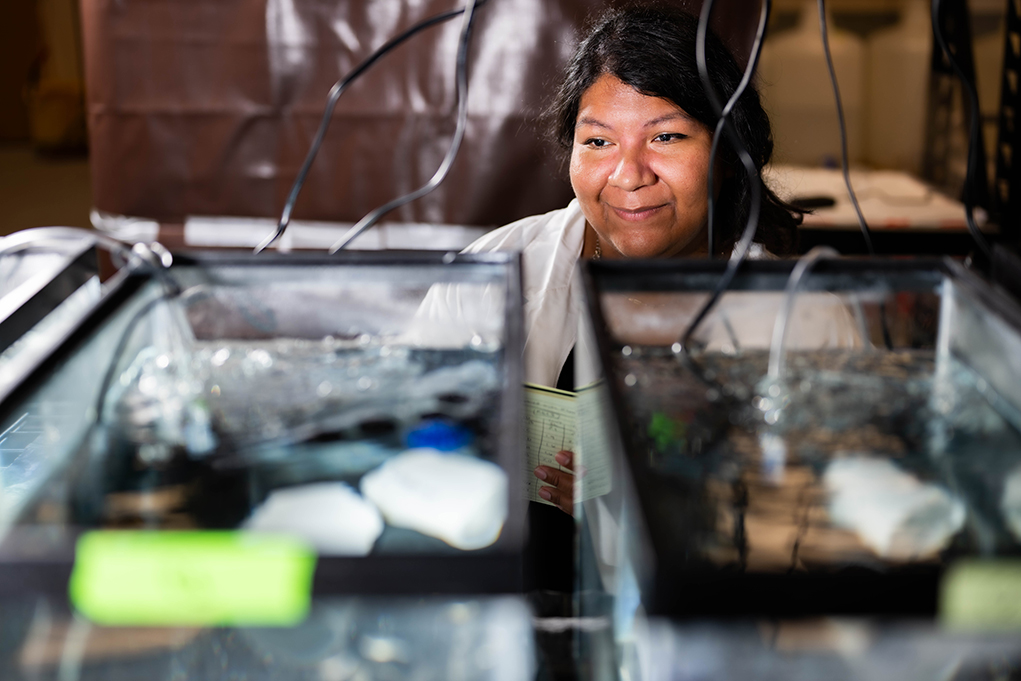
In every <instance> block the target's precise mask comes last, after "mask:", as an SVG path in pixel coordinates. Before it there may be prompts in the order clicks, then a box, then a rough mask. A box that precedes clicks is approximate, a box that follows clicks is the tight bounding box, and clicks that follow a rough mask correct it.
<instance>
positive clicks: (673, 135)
mask: <svg viewBox="0 0 1021 681" xmlns="http://www.w3.org/2000/svg"><path fill="white" fill-rule="evenodd" d="M685 137H687V135H685V134H683V133H679V132H664V133H662V134H660V135H656V137H654V138H653V139H655V140H656V141H657V142H675V141H677V140H682V139H684V138H685Z"/></svg>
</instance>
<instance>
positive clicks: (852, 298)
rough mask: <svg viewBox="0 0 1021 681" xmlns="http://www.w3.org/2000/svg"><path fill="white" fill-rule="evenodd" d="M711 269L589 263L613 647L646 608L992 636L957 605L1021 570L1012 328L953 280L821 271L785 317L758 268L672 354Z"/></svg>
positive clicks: (692, 615) (858, 269)
mask: <svg viewBox="0 0 1021 681" xmlns="http://www.w3.org/2000/svg"><path fill="white" fill-rule="evenodd" d="M725 266H726V263H725V262H706V261H684V262H641V263H639V262H589V263H585V264H584V265H583V267H582V280H583V282H584V287H585V294H586V297H587V309H588V312H589V315H590V318H591V327H589V328H588V329H587V331H586V333H587V334H588V335H589V336H590V338H591V342H592V343H593V344H594V346H595V347H597V348H598V352H597V353H596V354H597V357H595V358H594V360H593V361H594V362H595V363H596V364H598V366H590V367H589V368H588V370H589V371H590V372H593V374H594V375H600V374H601V375H602V376H603V382H601V383H597V384H596V385H595V386H594V387H593V392H601V393H602V394H603V399H602V401H601V405H602V406H601V407H600V409H601V410H602V418H600V419H599V422H601V423H602V424H603V428H602V430H601V432H600V433H599V435H598V436H591V437H590V438H589V440H588V441H586V439H585V438H583V440H582V452H583V455H584V456H583V458H584V459H586V460H588V461H590V462H593V464H594V465H597V466H598V467H600V468H603V469H606V470H608V471H611V473H612V485H610V486H608V490H607V489H604V491H603V492H602V493H599V494H588V493H586V492H585V491H584V484H585V479H584V477H583V478H582V481H581V484H582V486H583V491H582V493H581V498H582V499H584V501H582V502H581V503H580V504H579V506H578V510H579V511H580V516H581V528H582V551H581V552H580V556H581V557H580V563H579V568H580V572H581V578H580V583H581V584H582V586H583V588H588V589H597V590H598V589H604V590H605V591H606V592H607V593H609V594H611V595H612V596H613V598H614V603H615V605H614V607H615V608H616V615H617V617H616V621H617V622H618V626H619V627H621V628H622V629H623V630H625V635H629V634H628V632H627V629H628V627H629V623H630V622H631V618H632V617H633V616H634V614H635V613H636V612H642V613H645V614H649V615H654V616H657V615H660V616H668V617H670V618H672V619H674V620H675V621H690V622H699V621H709V620H712V621H720V620H728V621H758V620H760V619H763V618H765V619H767V620H773V621H775V620H779V619H791V618H805V617H833V616H837V617H880V618H891V617H892V618H909V619H910V618H915V619H917V618H921V619H922V620H923V621H928V622H933V621H939V622H951V623H953V622H960V621H962V620H963V621H966V622H972V623H979V624H981V623H982V621H983V618H986V617H992V622H991V623H992V624H993V625H994V626H995V625H996V619H997V617H1000V618H1001V619H1002V617H1003V614H1002V613H1001V614H1000V615H992V616H990V615H989V613H988V612H986V613H982V612H972V611H971V610H969V608H970V607H971V606H970V605H969V604H971V603H977V602H978V600H980V599H979V598H978V596H975V597H974V598H972V596H971V594H972V593H973V589H974V588H976V585H977V584H980V583H982V582H983V581H984V580H986V579H987V573H984V572H983V569H984V568H983V566H990V565H1007V566H1008V568H1007V569H1008V572H1009V569H1010V566H1011V565H1013V563H1011V562H1010V561H1011V560H1012V559H1016V558H1017V557H1018V556H1019V555H1021V525H1019V523H1018V518H1019V513H1018V503H1019V501H1021V496H1019V493H1021V435H1019V432H1018V428H1019V426H1021V416H1019V415H1021V411H1019V410H1018V408H1019V406H1021V387H1019V386H1021V380H1018V379H1019V377H1021V309H1019V308H1018V307H1017V305H1016V304H1015V303H1014V301H1012V300H1010V299H1009V298H1008V297H1007V296H1005V295H1003V294H1002V292H1000V291H998V290H996V289H995V288H994V287H992V286H990V285H989V284H987V283H986V282H985V281H983V280H981V279H979V278H978V277H976V276H975V275H974V274H973V273H971V272H969V271H967V270H966V269H965V268H964V267H963V266H962V265H961V264H959V263H957V262H955V261H951V260H880V259H872V260H855V259H837V260H826V259H822V260H819V261H817V262H816V263H815V265H814V267H813V268H811V269H810V270H808V271H806V272H805V274H804V276H803V278H802V279H801V281H800V284H799V285H798V286H797V295H796V296H795V297H794V298H793V305H792V306H791V308H790V311H789V314H788V315H786V317H785V315H784V314H783V313H784V309H785V300H789V299H790V298H788V297H787V295H786V293H785V288H786V287H787V286H788V283H789V279H790V275H791V273H792V270H793V269H794V267H795V263H794V262H793V261H786V262H785V261H759V262H749V263H746V264H745V265H743V266H742V268H741V269H740V271H739V272H738V274H737V276H736V278H735V279H734V282H733V284H732V285H731V286H730V287H729V288H728V290H727V291H726V292H725V293H723V295H722V296H721V297H720V300H719V302H718V303H717V305H715V306H714V307H713V308H712V309H711V311H710V312H709V314H708V315H707V316H706V317H705V319H704V321H703V322H702V323H701V324H700V325H699V326H698V327H697V328H696V329H694V330H693V331H692V333H691V334H690V335H689V336H688V339H687V342H682V339H683V338H684V337H685V335H686V333H687V331H688V327H689V325H690V324H691V321H692V320H693V319H694V318H695V316H696V314H697V313H698V312H699V310H700V309H701V307H702V305H703V303H704V302H705V300H706V299H707V298H708V297H709V295H710V292H711V291H713V289H714V288H715V286H716V285H717V283H718V281H719V280H720V276H721V274H722V273H723V271H724V268H725ZM778 317H780V318H781V319H784V318H785V319H786V330H784V329H783V324H781V325H780V326H778V324H777V320H778ZM778 338H784V339H785V340H784V342H783V343H781V344H779V347H778V344H777V342H776V339H778ZM579 361H585V360H584V358H581V359H580V360H579ZM600 442H602V443H604V445H605V446H601V445H600V444H599V443H600ZM603 486H604V488H607V486H606V485H605V484H603ZM1008 591H1009V590H1008ZM1019 595H1021V594H1019ZM936 616H939V619H938V620H934V618H935V617H936ZM1007 619H1008V620H1009V616H1008V617H1007ZM988 623H989V622H987V624H988ZM1001 624H1002V622H1001ZM1015 624H1016V623H1015Z"/></svg>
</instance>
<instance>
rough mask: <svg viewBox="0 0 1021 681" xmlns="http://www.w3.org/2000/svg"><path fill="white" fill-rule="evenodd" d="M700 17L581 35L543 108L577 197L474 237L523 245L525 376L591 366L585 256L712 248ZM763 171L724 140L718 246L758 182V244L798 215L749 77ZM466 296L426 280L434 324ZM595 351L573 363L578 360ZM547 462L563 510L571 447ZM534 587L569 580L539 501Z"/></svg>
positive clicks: (752, 147) (695, 253) (585, 379)
mask: <svg viewBox="0 0 1021 681" xmlns="http://www.w3.org/2000/svg"><path fill="white" fill-rule="evenodd" d="M697 29H698V20H697V19H696V18H695V17H693V16H691V15H688V14H686V13H684V12H683V11H681V10H678V9H676V8H673V7H663V6H651V5H646V6H631V7H628V8H625V9H620V10H612V11H610V12H609V13H608V14H606V15H604V16H603V17H601V18H600V19H599V20H598V21H597V22H596V23H595V25H594V28H593V29H592V30H591V32H590V33H589V35H588V37H587V38H586V39H585V40H584V41H582V42H581V44H580V45H579V47H578V50H577V52H576V53H575V55H574V57H573V59H572V60H571V63H570V64H569V66H568V69H567V72H566V74H565V77H564V80H563V83H562V84H561V86H560V88H559V90H558V91H557V94H556V97H555V100H554V102H553V104H552V106H551V107H550V109H549V111H548V114H547V115H548V118H549V120H550V122H551V126H550V127H551V128H552V137H553V138H554V140H555V141H556V142H557V143H558V144H559V145H560V147H561V148H562V149H563V150H564V151H565V152H567V153H569V155H570V175H571V185H572V186H573V188H574V193H575V199H574V200H573V201H571V203H570V204H569V205H568V206H567V207H566V208H563V209H560V210H556V211H552V212H550V213H547V214H545V215H536V216H533V217H529V218H525V219H523V220H519V221H517V222H514V223H512V224H510V225H507V226H505V227H502V228H500V229H497V230H495V231H493V232H491V233H489V234H487V235H486V236H485V237H483V238H481V239H479V240H478V241H476V242H475V243H474V244H472V245H471V246H469V247H468V248H467V249H466V252H469V253H481V252H487V251H498V250H517V251H520V252H521V258H522V269H523V290H524V298H525V304H524V314H525V348H524V367H525V380H526V381H527V382H530V383H535V384H539V385H544V386H555V387H558V388H564V389H567V390H573V389H574V388H575V386H581V385H586V384H587V383H589V382H591V381H592V380H594V378H595V377H592V376H584V375H578V376H575V375H574V372H573V368H574V362H573V361H572V360H571V354H572V353H574V352H576V353H577V354H579V355H581V356H583V357H584V356H587V355H588V354H589V353H590V352H592V349H590V348H587V347H585V339H584V337H579V335H578V323H579V317H580V310H581V305H580V301H579V297H580V291H579V290H578V287H577V284H576V283H575V280H574V276H573V275H574V271H575V266H576V264H577V262H578V260H579V258H583V257H589V258H672V257H705V256H707V255H709V239H708V214H709V186H710V183H709V182H708V179H709V157H710V150H711V148H712V143H713V135H712V132H711V131H712V130H713V129H714V128H715V126H716V113H715V110H714V108H713V106H712V104H711V101H710V99H709V97H708V96H707V95H706V93H705V91H704V90H703V87H702V83H701V80H700V77H699V74H698V69H697V67H696V62H695V46H696V35H697ZM706 61H707V64H708V71H709V76H710V80H711V81H712V82H713V84H714V86H715V88H716V90H717V96H718V97H719V98H720V99H722V100H727V99H728V98H729V97H730V96H731V95H732V93H733V92H734V91H735V90H736V88H737V86H738V84H739V83H740V81H741V76H742V72H741V69H740V68H739V67H738V65H737V64H736V62H735V61H734V59H733V57H732V56H731V54H730V53H729V52H728V51H727V49H726V47H724V45H723V44H722V43H721V42H720V41H719V39H717V38H716V37H715V36H713V35H709V36H708V40H707V44H706ZM731 121H732V123H733V125H734V128H735V129H736V131H737V132H738V134H739V135H740V137H741V139H742V140H743V142H744V144H745V146H746V147H747V150H748V152H749V154H750V155H751V157H752V159H753V161H754V164H755V167H756V169H757V170H758V173H757V174H756V175H755V177H754V179H752V178H750V177H749V174H748V173H747V172H745V170H744V168H743V167H742V166H741V164H740V162H739V161H738V156H737V153H736V152H735V150H734V149H733V147H731V146H730V144H729V142H728V141H727V140H721V143H720V145H719V153H720V157H719V159H718V161H717V163H716V166H715V168H716V171H715V175H714V177H713V182H712V186H713V187H715V188H717V190H716V199H717V206H716V210H715V216H714V223H715V224H714V226H713V227H714V233H715V234H717V235H718V237H717V238H716V242H717V251H718V252H717V254H719V251H722V252H723V253H724V254H727V253H729V251H730V250H731V249H732V248H733V246H734V243H735V241H736V237H737V234H738V232H739V231H740V230H741V228H742V227H743V226H744V223H745V222H746V221H747V218H748V215H749V211H750V196H751V194H752V190H753V186H754V183H757V184H758V185H759V187H758V189H759V191H760V193H761V195H762V197H763V203H762V206H761V211H760V219H759V230H758V233H757V238H756V241H757V242H758V243H759V252H760V253H763V252H768V253H773V254H776V255H784V254H786V253H787V252H788V251H789V249H790V247H791V245H792V242H793V236H794V232H795V228H796V227H797V225H798V223H799V222H800V219H801V216H800V214H798V213H797V212H796V211H794V210H793V209H792V208H791V207H790V206H788V205H786V204H784V203H783V202H782V201H780V200H779V199H778V198H777V197H776V195H775V194H773V192H772V191H770V190H769V188H768V187H766V186H765V184H764V183H763V181H762V177H761V170H762V167H763V166H764V165H765V164H766V163H768V162H769V158H770V156H771V154H772V151H773V141H772V136H771V133H770V125H769V118H768V117H767V116H766V113H765V111H763V109H762V106H761V104H760V102H759V96H758V93H757V92H755V90H754V88H748V89H747V90H746V91H745V94H744V95H743V96H742V97H741V98H740V99H739V100H738V102H737V104H736V106H735V107H734V109H733V112H732V114H731ZM468 302H469V301H465V300H464V296H462V295H461V292H459V291H452V290H444V291H437V292H430V296H429V298H428V299H427V301H426V303H425V304H424V305H423V307H422V314H423V315H424V316H427V317H429V318H430V319H431V321H432V322H433V323H434V324H440V323H442V318H444V317H451V318H453V317H456V316H457V311H458V310H460V309H462V308H463V307H464V306H465V305H466V304H468ZM587 365H588V362H584V361H583V362H579V363H578V366H579V367H584V366H587ZM556 459H557V463H558V464H559V465H558V466H557V467H553V466H539V467H537V468H536V469H535V471H534V474H535V476H536V477H537V478H538V479H539V480H540V481H542V483H543V485H544V486H543V487H541V488H540V491H539V494H540V496H542V497H543V498H544V499H546V500H547V501H549V502H550V503H551V504H553V505H555V506H556V507H558V508H559V509H560V510H562V511H565V512H566V513H568V514H569V513H571V512H572V511H573V508H574V499H573V487H574V475H573V474H572V471H573V455H572V454H571V452H566V451H565V452H560V453H559V454H558V455H557V457H556ZM529 514H530V518H529V530H530V544H531V550H532V551H533V553H534V555H533V559H532V565H531V566H530V567H527V568H526V581H527V582H528V584H529V586H531V587H533V588H546V589H550V588H552V589H556V590H560V591H570V589H571V587H572V578H571V569H570V568H571V564H572V557H573V541H572V533H573V523H572V522H571V519H570V518H569V517H568V516H567V515H565V514H564V513H560V511H557V510H555V509H553V508H551V507H549V506H542V505H540V504H537V503H532V504H530V508H529Z"/></svg>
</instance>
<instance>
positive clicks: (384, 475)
mask: <svg viewBox="0 0 1021 681" xmlns="http://www.w3.org/2000/svg"><path fill="white" fill-rule="evenodd" d="M361 488H362V494H364V495H365V498H367V499H368V500H370V501H371V502H372V503H374V504H375V505H376V506H377V507H378V508H379V510H380V511H381V512H382V514H383V517H384V518H386V522H387V523H389V524H390V525H393V526H394V527H405V528H409V529H412V530H417V531H418V532H421V533H422V534H426V535H429V536H431V537H436V538H438V539H442V540H443V541H445V542H447V543H448V544H450V545H451V546H454V547H456V548H459V549H463V550H472V549H480V548H482V547H484V546H489V545H490V544H492V543H493V542H494V541H496V538H497V537H499V536H500V530H501V529H502V528H503V523H504V520H506V518H507V476H506V474H505V473H504V472H503V470H502V469H501V468H500V467H499V466H497V465H496V464H493V463H490V462H488V461H483V460H481V459H476V458H474V457H471V456H465V455H462V454H445V453H442V452H439V451H437V450H435V449H424V448H423V449H409V450H408V451H406V452H404V453H402V454H400V455H398V456H395V457H394V458H392V459H390V460H389V461H387V462H386V463H384V464H383V465H382V466H380V467H379V468H377V469H376V470H374V471H372V472H371V473H368V474H367V475H365V477H363V478H362V484H361Z"/></svg>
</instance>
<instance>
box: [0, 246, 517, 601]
mask: <svg viewBox="0 0 1021 681" xmlns="http://www.w3.org/2000/svg"><path fill="white" fill-rule="evenodd" d="M449 296H453V297H454V298H456V300H457V301H458V304H457V305H456V306H453V307H451V306H448V305H446V304H445V301H446V299H447V297H449ZM521 323H522V322H521V294H520V269H519V264H518V258H517V255H516V254H494V255H478V256H466V255H455V254H445V253H427V252H418V253H399V252H381V253H357V254H352V253H343V254H339V255H337V256H325V255H309V254H295V255H262V256H259V257H254V256H251V255H246V254H228V253H217V254H211V253H210V254H202V253H194V254H180V255H177V256H176V257H175V260H174V264H173V265H172V266H171V267H169V268H168V269H166V270H160V271H156V270H142V269H138V268H135V269H134V270H133V271H125V272H123V273H121V274H119V275H117V276H116V277H115V278H114V279H113V280H111V281H110V282H108V283H107V285H106V287H105V291H104V293H103V296H102V298H101V300H99V301H98V303H96V304H95V305H94V306H93V307H92V309H91V310H90V311H89V312H88V314H86V315H84V316H83V318H82V320H81V321H80V323H79V324H77V325H76V326H75V328H73V329H70V330H67V331H66V333H64V334H62V336H61V338H57V339H54V340H55V341H59V342H55V346H56V347H55V349H54V350H53V352H52V353H50V354H49V355H48V356H47V357H45V358H44V359H42V360H41V361H39V362H38V363H37V364H36V366H35V367H34V370H33V371H32V372H31V374H30V375H29V376H28V377H27V378H26V379H25V380H24V381H22V382H20V383H19V384H18V385H17V386H14V387H13V388H12V389H11V390H10V391H9V392H8V394H7V395H6V397H5V398H4V399H3V401H2V402H0V421H2V424H0V432H3V440H2V442H0V447H3V448H6V449H4V451H3V452H2V454H3V455H9V454H10V453H13V452H14V450H15V449H17V451H18V454H19V456H20V457H21V460H23V461H28V462H30V463H31V464H32V465H31V466H30V467H29V468H30V470H29V471H27V472H26V474H25V475H23V476H21V477H20V478H19V479H18V480H17V481H10V482H12V484H6V481H5V484H4V486H3V491H2V493H0V494H2V501H3V505H2V509H3V515H2V533H3V541H2V542H0V574H3V575H4V578H3V579H2V580H0V583H2V584H3V586H2V587H0V590H2V591H3V592H6V593H22V592H25V591H30V592H31V591H37V592H47V593H51V594H52V593H57V594H64V593H66V590H67V585H68V580H69V579H70V576H71V571H72V568H73V567H74V565H75V551H76V546H77V542H78V540H79V539H80V538H81V537H82V536H85V535H86V534H92V535H95V534H97V531H98V533H99V534H103V533H107V534H109V533H113V534H115V535H116V533H117V531H127V533H128V534H130V533H134V536H137V535H138V534H139V533H140V534H141V535H142V536H145V535H146V534H160V533H166V534H169V533H173V532H178V531H182V532H185V533H188V532H196V531H198V532H226V533H241V534H242V535H245V536H247V535H248V534H253V535H270V536H274V535H281V536H288V537H296V538H298V539H299V540H300V541H301V542H302V543H303V544H304V545H305V546H306V547H308V548H309V549H310V550H311V551H312V553H313V554H315V556H316V561H315V568H314V575H313V576H312V578H311V579H312V593H313V596H314V597H319V596H321V595H337V594H362V595H364V594H382V595H394V594H415V595H420V594H442V593H447V594H485V593H509V592H514V591H516V590H518V589H519V588H520V554H521V547H522V545H523V541H524V535H523V527H522V519H523V504H524V500H523V494H519V493H518V490H519V489H522V488H523V484H524V483H523V480H522V475H523V471H522V470H521V465H520V461H521V452H520V447H521V441H520V436H519V432H518V427H517V424H518V422H519V414H520V410H521V371H520V355H521V343H522V340H521V337H522V336H521V334H522V331H521ZM15 482H16V484H13V483H15ZM466 483H467V486H466ZM117 536H120V535H117Z"/></svg>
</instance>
